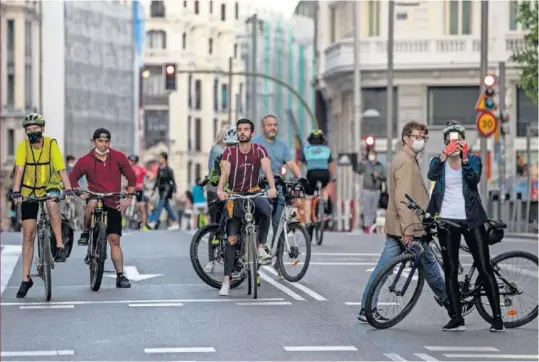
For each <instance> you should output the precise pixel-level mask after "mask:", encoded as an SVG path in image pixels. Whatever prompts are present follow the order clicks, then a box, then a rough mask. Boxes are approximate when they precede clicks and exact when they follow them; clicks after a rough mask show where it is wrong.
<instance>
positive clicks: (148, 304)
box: [129, 303, 183, 308]
mask: <svg viewBox="0 0 539 362" xmlns="http://www.w3.org/2000/svg"><path fill="white" fill-rule="evenodd" d="M129 307H130V308H138V307H183V303H130V304H129Z"/></svg>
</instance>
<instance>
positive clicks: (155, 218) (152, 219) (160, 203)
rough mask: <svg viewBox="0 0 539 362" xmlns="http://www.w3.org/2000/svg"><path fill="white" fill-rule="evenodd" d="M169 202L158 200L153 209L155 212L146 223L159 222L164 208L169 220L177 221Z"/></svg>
mask: <svg viewBox="0 0 539 362" xmlns="http://www.w3.org/2000/svg"><path fill="white" fill-rule="evenodd" d="M169 201H170V200H168V199H165V200H159V201H158V202H157V206H156V207H155V210H154V211H153V214H152V215H150V216H149V217H148V221H150V222H157V221H159V218H160V217H161V212H162V211H163V209H164V208H165V209H166V210H167V214H168V217H169V218H170V220H172V221H178V216H176V212H175V211H174V209H173V208H172V206H170V202H169Z"/></svg>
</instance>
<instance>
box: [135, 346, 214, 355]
mask: <svg viewBox="0 0 539 362" xmlns="http://www.w3.org/2000/svg"><path fill="white" fill-rule="evenodd" d="M213 352H215V348H213V347H177V348H144V353H148V354H149V353H213Z"/></svg>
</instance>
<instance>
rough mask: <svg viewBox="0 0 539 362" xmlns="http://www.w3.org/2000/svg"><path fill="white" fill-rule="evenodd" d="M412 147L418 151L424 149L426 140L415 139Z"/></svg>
mask: <svg viewBox="0 0 539 362" xmlns="http://www.w3.org/2000/svg"><path fill="white" fill-rule="evenodd" d="M412 149H413V150H414V151H415V152H416V153H419V152H421V151H423V150H424V149H425V140H415V141H414V144H413V145H412Z"/></svg>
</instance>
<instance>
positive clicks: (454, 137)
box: [449, 132, 459, 141]
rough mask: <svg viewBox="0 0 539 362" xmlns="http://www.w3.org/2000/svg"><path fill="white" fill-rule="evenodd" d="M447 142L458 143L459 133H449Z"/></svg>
mask: <svg viewBox="0 0 539 362" xmlns="http://www.w3.org/2000/svg"><path fill="white" fill-rule="evenodd" d="M449 140H450V141H453V140H454V141H458V140H459V133H458V132H449Z"/></svg>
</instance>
